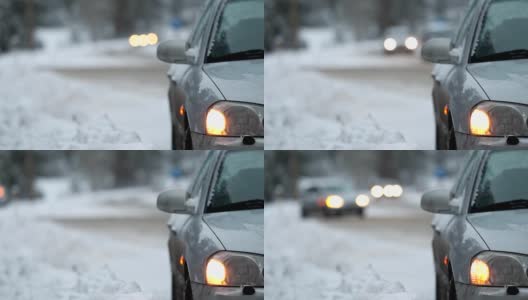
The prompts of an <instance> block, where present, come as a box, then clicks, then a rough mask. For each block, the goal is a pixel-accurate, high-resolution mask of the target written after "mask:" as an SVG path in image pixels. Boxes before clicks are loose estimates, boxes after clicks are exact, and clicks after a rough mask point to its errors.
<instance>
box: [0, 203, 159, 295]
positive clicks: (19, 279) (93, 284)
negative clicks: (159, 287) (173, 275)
mask: <svg viewBox="0 0 528 300" xmlns="http://www.w3.org/2000/svg"><path fill="white" fill-rule="evenodd" d="M0 236H2V239H0V299H10V300H32V299H37V298H38V299H43V300H51V299H53V300H61V299H64V300H69V299H78V300H121V299H122V300H125V299H126V300H149V299H154V298H153V297H152V295H149V294H147V293H144V292H142V290H141V288H140V286H139V285H138V284H137V283H135V282H125V281H123V280H120V279H119V278H117V277H116V275H115V274H114V272H113V271H112V270H111V269H110V268H109V267H108V266H106V265H104V264H103V263H101V264H100V265H93V261H94V260H96V261H97V260H98V259H97V258H95V259H94V254H95V253H101V252H102V250H101V248H104V247H110V246H109V245H111V244H112V241H109V240H98V241H97V242H96V243H94V241H93V240H92V241H88V240H85V239H83V238H81V236H78V235H76V234H73V233H71V232H69V231H67V230H64V229H61V228H60V227H58V226H53V225H51V224H48V223H45V222H39V221H35V220H32V219H29V218H25V217H22V216H17V215H16V214H11V213H10V212H9V211H5V212H0ZM94 247H97V249H94Z"/></svg>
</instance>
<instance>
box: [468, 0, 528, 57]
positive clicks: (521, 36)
mask: <svg viewBox="0 0 528 300" xmlns="http://www.w3.org/2000/svg"><path fill="white" fill-rule="evenodd" d="M527 32H528V1H526V0H494V1H492V2H491V3H490V4H489V7H488V10H487V12H486V15H485V16H484V19H483V20H482V24H481V27H480V32H479V33H478V36H477V39H476V40H475V43H474V46H473V48H474V49H473V55H472V59H473V60H476V61H478V60H479V58H482V57H486V56H489V55H494V54H497V53H504V52H509V51H513V50H523V49H528V39H527V38H526V33H527Z"/></svg>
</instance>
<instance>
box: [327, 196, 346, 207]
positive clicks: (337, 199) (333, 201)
mask: <svg viewBox="0 0 528 300" xmlns="http://www.w3.org/2000/svg"><path fill="white" fill-rule="evenodd" d="M325 204H326V207H328V208H333V209H339V208H341V207H343V206H344V205H345V200H344V199H343V198H342V197H341V196H337V195H330V196H328V197H326V200H325Z"/></svg>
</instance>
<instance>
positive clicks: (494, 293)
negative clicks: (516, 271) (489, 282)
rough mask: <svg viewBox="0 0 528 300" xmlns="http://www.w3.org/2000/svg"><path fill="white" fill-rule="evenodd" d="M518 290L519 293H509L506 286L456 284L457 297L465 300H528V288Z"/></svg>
mask: <svg viewBox="0 0 528 300" xmlns="http://www.w3.org/2000/svg"><path fill="white" fill-rule="evenodd" d="M518 290H519V293H518V294H517V295H508V293H507V292H506V287H485V286H474V285H467V284H462V283H457V284H456V291H457V298H458V299H464V300H486V299H508V300H528V288H518Z"/></svg>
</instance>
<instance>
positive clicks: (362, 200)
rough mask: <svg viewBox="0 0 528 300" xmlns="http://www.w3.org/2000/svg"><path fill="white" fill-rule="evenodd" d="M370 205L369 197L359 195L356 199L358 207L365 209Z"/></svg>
mask: <svg viewBox="0 0 528 300" xmlns="http://www.w3.org/2000/svg"><path fill="white" fill-rule="evenodd" d="M369 204H370V199H369V197H368V196H367V195H359V196H357V197H356V205H357V206H359V207H361V208H364V207H367V206H368V205H369Z"/></svg>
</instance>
